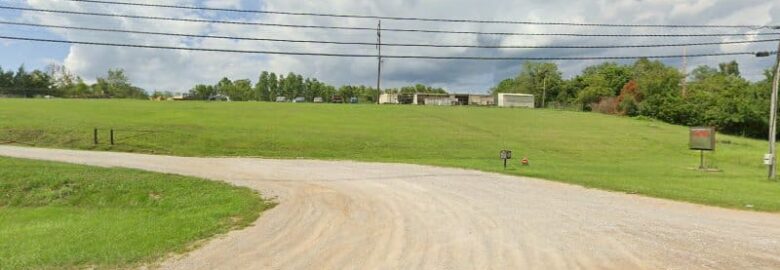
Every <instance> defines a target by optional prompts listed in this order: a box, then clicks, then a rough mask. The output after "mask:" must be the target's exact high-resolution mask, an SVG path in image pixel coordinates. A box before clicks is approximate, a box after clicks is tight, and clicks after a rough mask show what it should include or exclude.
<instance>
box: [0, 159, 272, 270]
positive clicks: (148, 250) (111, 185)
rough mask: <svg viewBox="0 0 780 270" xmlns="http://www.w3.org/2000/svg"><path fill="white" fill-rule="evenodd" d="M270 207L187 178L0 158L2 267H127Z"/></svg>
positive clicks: (249, 195)
mask: <svg viewBox="0 0 780 270" xmlns="http://www.w3.org/2000/svg"><path fill="white" fill-rule="evenodd" d="M271 206H273V204H272V203H270V202H267V201H264V200H263V199H261V198H260V196H259V195H258V194H256V193H255V192H253V191H251V190H250V189H248V188H238V187H233V186H231V185H228V184H225V183H219V182H213V181H207V180H201V179H196V178H191V177H184V176H176V175H167V174H158V173H150V172H143V171H138V170H130V169H117V168H110V169H108V168H97V167H88V166H79V165H68V164H62V163H53V162H41V161H30V160H23V159H11V158H0V269H70V268H74V269H81V268H100V269H104V268H106V269H112V268H130V267H134V266H140V265H142V264H146V263H153V262H155V261H156V260H159V259H161V258H164V257H165V256H166V255H168V254H170V253H178V252H184V251H187V250H188V249H189V248H191V247H192V245H194V244H196V243H198V241H199V240H203V239H207V238H209V237H212V236H214V235H216V234H220V233H225V232H227V231H229V230H232V229H237V228H241V227H245V226H247V225H248V224H250V223H252V222H253V221H254V220H256V219H257V217H258V216H259V215H260V212H262V211H263V210H265V209H267V208H269V207H271Z"/></svg>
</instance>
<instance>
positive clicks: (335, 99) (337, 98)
mask: <svg viewBox="0 0 780 270" xmlns="http://www.w3.org/2000/svg"><path fill="white" fill-rule="evenodd" d="M330 102H331V103H344V98H342V97H341V96H333V97H331V98H330Z"/></svg>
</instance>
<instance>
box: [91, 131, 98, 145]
mask: <svg viewBox="0 0 780 270" xmlns="http://www.w3.org/2000/svg"><path fill="white" fill-rule="evenodd" d="M92 138H93V139H94V142H95V145H97V144H98V129H97V128H95V129H94V130H93V132H92Z"/></svg>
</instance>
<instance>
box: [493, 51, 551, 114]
mask: <svg viewBox="0 0 780 270" xmlns="http://www.w3.org/2000/svg"><path fill="white" fill-rule="evenodd" d="M562 84H563V79H562V75H561V72H560V71H559V70H558V65H556V64H555V63H544V62H531V61H527V62H524V63H523V68H522V70H521V71H520V74H518V75H517V77H515V78H514V79H511V80H509V81H507V80H504V81H502V82H501V83H499V85H498V86H497V87H495V88H493V89H491V93H492V94H494V95H495V94H497V93H524V94H533V95H534V96H535V102H536V106H537V107H541V106H542V102H544V103H545V104H549V103H550V102H556V100H554V99H553V98H555V97H557V96H558V93H559V92H560V90H561V86H562Z"/></svg>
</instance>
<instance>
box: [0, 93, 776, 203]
mask: <svg viewBox="0 0 780 270" xmlns="http://www.w3.org/2000/svg"><path fill="white" fill-rule="evenodd" d="M95 127H98V128H101V135H100V141H101V143H100V144H99V145H97V146H95V145H93V143H92V129H93V128H95ZM109 128H114V129H117V130H118V131H117V134H116V135H117V138H116V142H117V145H115V146H110V145H108V144H107V141H108V137H107V134H108V129H109ZM142 131H143V132H142ZM718 139H719V141H720V142H719V143H718V146H717V148H718V149H717V151H716V152H714V153H707V154H706V158H707V163H708V164H709V165H710V166H712V167H716V168H717V169H719V170H721V172H700V171H698V170H696V169H695V168H697V167H698V165H699V153H698V152H695V151H689V150H688V147H687V143H688V129H687V128H686V127H681V126H674V125H669V124H665V123H662V122H658V121H652V120H644V119H631V118H627V117H617V116H609V115H601V114H595V113H582V112H570V111H556V110H527V109H501V108H482V107H428V106H397V105H396V106H393V105H385V106H377V105H347V104H277V103H258V102H243V103H238V102H234V103H208V102H149V101H130V100H18V99H5V100H0V142H1V141H17V142H20V143H28V144H32V145H34V146H39V147H56V148H73V149H88V150H107V151H124V152H142V153H154V154H170V155H182V156H260V157H266V158H298V157H302V158H313V159H339V160H360V161H378V162H400V163H413V164H425V165H437V166H448V167H458V168H467V169H476V170H482V171H490V172H499V173H506V174H513V175H524V176H532V177H539V178H544V179H550V180H555V181H561V182H567V183H572V184H578V185H582V186H586V187H592V188H599V189H606V190H612V191H619V192H628V193H637V194H642V195H646V196H652V197H658V198H666V199H672V200H680V201H687V202H693V203H700V204H707V205H714V206H720V207H728V208H737V209H751V210H759V211H769V212H778V211H780V200H779V199H778V198H780V184H778V183H777V182H771V181H768V180H767V179H766V168H765V167H764V166H763V165H761V157H762V155H763V153H764V152H766V149H765V148H766V142H765V141H761V140H753V139H746V138H740V137H735V136H725V135H720V134H719V136H718ZM501 149H511V150H513V151H514V157H515V159H514V160H512V162H511V163H510V167H509V168H508V169H507V170H504V169H503V168H502V164H501V161H500V160H499V159H498V152H499V150H501ZM524 156H526V157H528V158H529V159H530V162H531V166H528V167H522V166H520V164H519V162H518V161H519V159H520V158H522V157H524ZM749 206H751V207H749Z"/></svg>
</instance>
